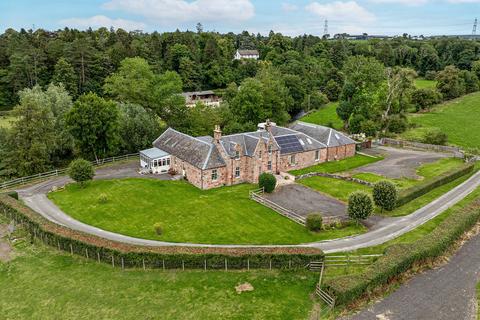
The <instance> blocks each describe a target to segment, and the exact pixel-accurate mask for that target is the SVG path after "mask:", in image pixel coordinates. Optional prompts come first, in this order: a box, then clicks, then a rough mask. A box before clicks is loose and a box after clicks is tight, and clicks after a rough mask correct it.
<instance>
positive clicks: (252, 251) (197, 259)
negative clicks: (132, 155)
mask: <svg viewBox="0 0 480 320" xmlns="http://www.w3.org/2000/svg"><path fill="white" fill-rule="evenodd" d="M0 214H3V215H4V216H6V217H7V218H9V219H12V220H14V221H16V223H20V224H22V225H23V226H24V227H25V229H26V230H27V231H28V232H29V234H30V235H31V237H32V241H38V240H40V241H41V242H43V243H45V244H47V245H50V246H52V247H55V248H57V249H59V250H63V251H67V252H70V253H71V254H77V255H80V256H83V257H85V258H87V259H92V260H95V261H98V262H104V263H108V264H111V265H112V266H114V267H121V268H144V269H146V268H164V269H227V270H228V269H296V268H305V266H306V265H307V264H308V263H309V262H311V261H322V260H323V257H324V254H323V252H322V251H321V250H320V249H315V248H296V247H280V248H275V247H258V248H255V247H238V248H212V247H183V246H164V247H160V246H159V247H148V246H137V245H130V244H124V243H119V242H115V241H110V240H107V239H104V238H100V237H97V236H94V235H90V234H86V233H83V232H80V231H76V230H72V229H69V228H66V227H63V226H60V225H57V224H54V223H53V222H50V221H48V220H47V219H45V218H43V217H42V216H41V215H39V214H38V213H36V212H35V211H33V210H31V209H30V208H28V207H26V206H24V205H23V204H22V203H20V202H19V201H17V200H15V199H14V198H12V197H9V196H7V195H5V194H3V195H0Z"/></svg>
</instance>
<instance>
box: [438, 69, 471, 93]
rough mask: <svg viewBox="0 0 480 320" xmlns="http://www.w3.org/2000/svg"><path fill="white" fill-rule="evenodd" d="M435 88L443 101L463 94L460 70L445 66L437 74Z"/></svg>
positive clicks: (463, 80) (463, 85)
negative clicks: (441, 95)
mask: <svg viewBox="0 0 480 320" xmlns="http://www.w3.org/2000/svg"><path fill="white" fill-rule="evenodd" d="M437 81H438V83H437V88H438V91H440V92H441V93H442V94H443V97H444V98H445V99H454V98H457V97H460V96H462V95H464V94H465V92H466V86H465V79H464V78H463V73H462V71H461V70H459V69H458V68H456V67H455V66H447V67H445V69H444V70H443V71H440V72H438V74H437Z"/></svg>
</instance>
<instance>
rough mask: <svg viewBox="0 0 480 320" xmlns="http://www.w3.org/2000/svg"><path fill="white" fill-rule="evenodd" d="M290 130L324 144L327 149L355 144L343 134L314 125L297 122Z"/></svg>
mask: <svg viewBox="0 0 480 320" xmlns="http://www.w3.org/2000/svg"><path fill="white" fill-rule="evenodd" d="M290 129H292V130H295V131H298V132H302V133H304V134H306V135H308V136H310V137H312V138H314V139H316V140H318V141H320V142H322V143H324V144H325V145H327V146H328V147H338V146H343V145H347V144H354V143H355V140H353V139H351V138H349V137H347V136H346V135H345V134H343V133H341V132H339V131H337V130H335V129H332V128H328V127H324V126H319V125H316V124H311V123H306V122H301V121H297V122H295V123H294V124H293V125H292V126H290Z"/></svg>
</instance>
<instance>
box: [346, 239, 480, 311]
mask: <svg viewBox="0 0 480 320" xmlns="http://www.w3.org/2000/svg"><path fill="white" fill-rule="evenodd" d="M479 248H480V235H477V236H475V237H474V238H472V239H471V240H470V241H468V242H467V243H466V244H465V245H464V246H463V247H462V248H461V249H460V250H459V251H458V252H457V253H456V254H455V255H454V256H453V257H452V258H451V260H450V262H449V263H448V264H446V265H444V266H442V267H440V268H438V269H433V270H429V271H427V272H425V273H422V274H420V275H418V276H416V277H414V278H413V279H412V280H411V281H409V282H408V283H406V284H404V285H402V286H401V287H400V288H399V289H398V290H396V291H395V292H394V293H392V294H391V295H389V296H388V297H387V298H386V299H384V300H383V301H380V302H377V303H376V304H374V305H373V306H371V307H370V308H368V309H367V310H364V311H362V312H360V313H359V314H357V315H355V316H352V317H350V318H348V319H351V320H366V319H384V320H387V319H388V320H400V319H405V320H407V319H408V320H413V319H422V320H430V319H431V320H451V319H458V320H460V319H461V320H465V319H466V320H470V319H471V320H474V319H475V318H476V314H477V312H476V304H477V300H476V295H475V286H476V284H477V282H478V281H479V280H480V250H479Z"/></svg>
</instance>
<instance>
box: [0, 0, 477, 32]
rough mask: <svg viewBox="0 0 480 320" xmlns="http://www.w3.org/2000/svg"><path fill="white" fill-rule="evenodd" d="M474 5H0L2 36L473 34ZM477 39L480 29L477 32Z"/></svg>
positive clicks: (118, 1) (84, 1)
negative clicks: (73, 31)
mask: <svg viewBox="0 0 480 320" xmlns="http://www.w3.org/2000/svg"><path fill="white" fill-rule="evenodd" d="M476 17H478V18H479V19H480V0H338V1H336V0H316V1H307V0H301V1H294V0H285V1H269V0H267V1H260V0H76V1H66V0H43V1H40V0H0V30H2V31H3V30H5V29H6V28H14V29H20V28H27V29H29V28H32V27H33V26H35V28H45V29H50V30H52V29H58V28H63V27H65V26H68V27H76V28H79V29H85V28H87V27H92V28H98V27H100V26H106V27H110V26H113V27H122V28H124V29H127V30H136V29H141V30H144V31H153V30H157V31H160V32H162V31H173V30H175V29H177V28H178V29H180V30H186V29H189V30H194V29H195V25H196V23H197V22H201V23H202V24H203V25H204V29H205V30H216V31H220V32H229V31H232V32H240V31H243V30H248V31H250V32H255V33H256V32H260V33H262V34H265V33H268V32H269V31H270V30H274V31H276V32H282V33H284V34H287V35H298V34H304V33H307V34H315V35H322V34H323V26H324V21H325V19H328V21H329V33H330V34H335V33H340V32H347V33H351V34H357V33H363V32H367V33H368V34H389V35H396V34H402V33H404V32H407V33H409V34H412V35H421V34H423V35H438V34H471V32H472V26H473V21H474V20H475V18H476ZM478 33H479V34H480V27H479V32H478Z"/></svg>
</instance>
